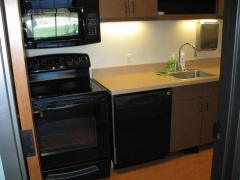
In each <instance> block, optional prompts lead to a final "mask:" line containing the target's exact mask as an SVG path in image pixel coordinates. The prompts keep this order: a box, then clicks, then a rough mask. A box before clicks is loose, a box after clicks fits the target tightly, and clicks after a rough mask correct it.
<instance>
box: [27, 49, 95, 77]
mask: <svg viewBox="0 0 240 180" xmlns="http://www.w3.org/2000/svg"><path fill="white" fill-rule="evenodd" d="M90 66H91V64H90V59H89V56H88V55H87V54H79V53H74V54H51V55H43V56H34V57H29V58H27V68H28V72H39V71H52V70H62V69H77V68H89V67H90Z"/></svg>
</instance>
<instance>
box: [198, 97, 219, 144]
mask: <svg viewBox="0 0 240 180" xmlns="http://www.w3.org/2000/svg"><path fill="white" fill-rule="evenodd" d="M217 101H218V95H214V96H208V97H204V98H203V116H202V130H201V142H200V145H202V144H207V143H211V142H213V141H214V139H213V137H212V135H213V124H214V122H215V121H216V116H217Z"/></svg>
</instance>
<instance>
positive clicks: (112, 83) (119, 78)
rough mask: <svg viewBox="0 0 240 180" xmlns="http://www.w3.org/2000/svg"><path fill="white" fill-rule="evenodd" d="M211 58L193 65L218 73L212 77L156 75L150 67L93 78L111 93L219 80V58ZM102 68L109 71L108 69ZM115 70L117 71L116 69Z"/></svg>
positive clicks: (199, 68)
mask: <svg viewBox="0 0 240 180" xmlns="http://www.w3.org/2000/svg"><path fill="white" fill-rule="evenodd" d="M211 60H213V61H214V62H215V63H209V65H206V63H205V64H204V65H199V64H198V63H195V64H196V65H195V66H194V67H193V66H192V67H191V68H192V69H198V70H202V71H205V72H209V73H212V74H216V76H211V77H201V78H192V79H188V80H179V79H177V78H173V77H171V76H167V75H166V76H160V75H156V74H155V72H156V70H155V69H151V68H150V69H148V70H147V71H148V72H141V71H140V72H137V71H136V72H134V73H133V72H130V73H129V74H128V73H126V74H118V73H116V75H109V76H103V77H94V76H93V79H94V80H95V81H97V82H98V83H100V84H101V85H102V86H104V87H105V88H106V89H107V91H108V93H110V94H111V95H118V94H125V93H131V92H139V91H147V90H154V89H162V88H171V87H176V86H184V85H190V84H198V83H205V82H213V81H219V72H220V64H219V60H216V59H211ZM216 62H217V63H216ZM200 64H201V63H200ZM145 67H146V66H145ZM125 68H126V67H125ZM138 68H139V67H138ZM158 68H159V69H160V70H159V71H161V67H158ZM132 69H134V68H132ZM102 70H103V71H107V70H106V69H102ZM113 70H114V71H116V69H113ZM124 70H125V71H126V69H122V71H124ZM151 70H152V71H151ZM93 71H94V70H93ZM93 75H94V73H93Z"/></svg>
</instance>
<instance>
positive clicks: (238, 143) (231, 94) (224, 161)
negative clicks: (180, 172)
mask: <svg viewBox="0 0 240 180" xmlns="http://www.w3.org/2000/svg"><path fill="white" fill-rule="evenodd" d="M238 12H240V0H225V4H224V18H223V38H222V39H223V40H222V54H221V70H220V82H219V97H218V113H217V138H216V139H215V142H214V152H213V164H212V174H211V179H213V180H215V179H216V180H224V179H239V177H240V172H239V166H240V113H239V112H240V96H239V92H240V91H239V90H240V72H239V70H240V45H239V42H240V26H239V20H240V14H239V13H238Z"/></svg>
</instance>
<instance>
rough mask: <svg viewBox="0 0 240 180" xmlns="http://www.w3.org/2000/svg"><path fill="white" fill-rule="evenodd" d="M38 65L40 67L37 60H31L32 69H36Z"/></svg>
mask: <svg viewBox="0 0 240 180" xmlns="http://www.w3.org/2000/svg"><path fill="white" fill-rule="evenodd" d="M39 65H40V63H39V61H38V60H37V59H33V60H32V66H33V67H34V68H37V67H38V66H39Z"/></svg>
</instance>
